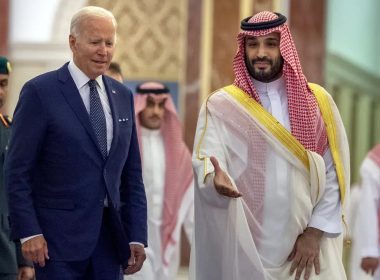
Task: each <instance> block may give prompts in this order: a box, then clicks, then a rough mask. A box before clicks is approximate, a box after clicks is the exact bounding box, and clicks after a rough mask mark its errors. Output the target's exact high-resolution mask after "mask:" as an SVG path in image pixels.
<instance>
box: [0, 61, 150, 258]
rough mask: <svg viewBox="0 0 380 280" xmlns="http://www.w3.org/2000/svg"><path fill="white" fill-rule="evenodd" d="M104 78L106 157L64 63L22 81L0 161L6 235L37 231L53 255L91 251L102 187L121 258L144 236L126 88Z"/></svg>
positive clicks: (98, 223)
mask: <svg viewBox="0 0 380 280" xmlns="http://www.w3.org/2000/svg"><path fill="white" fill-rule="evenodd" d="M103 81H104V84H105V87H106V90H107V94H108V98H109V103H110V107H111V110H112V117H113V129H114V131H113V140H112V145H111V149H110V151H109V156H108V158H107V159H106V160H104V159H103V158H102V155H101V152H100V148H99V146H98V143H97V139H96V136H95V133H94V131H93V128H92V126H91V123H90V119H89V115H88V113H87V111H86V108H85V106H84V103H83V101H82V99H81V97H80V94H79V92H78V90H77V88H76V85H75V83H74V81H73V79H72V77H71V75H70V73H69V71H68V68H67V64H65V65H64V66H63V67H62V68H60V69H58V70H57V71H53V72H49V73H46V74H43V75H41V76H38V77H36V78H34V79H32V80H30V81H29V82H27V83H26V84H25V85H24V87H23V89H22V91H21V94H20V99H19V102H18V104H17V107H16V110H15V114H14V121H13V127H12V134H11V140H10V145H9V152H8V155H7V159H6V166H5V176H6V184H7V190H8V199H9V210H10V221H11V234H12V238H13V239H19V238H23V237H27V236H32V235H35V234H41V233H42V234H43V235H44V237H45V238H46V240H47V243H48V249H49V256H50V258H51V259H54V260H61V261H76V260H83V259H86V258H88V257H89V256H90V254H91V253H92V251H93V249H94V248H95V245H96V243H97V239H98V236H99V230H100V226H101V221H102V214H103V207H104V198H105V197H106V195H107V197H108V201H109V206H110V209H111V211H110V212H111V227H112V228H111V230H112V232H113V234H114V236H113V237H112V238H113V239H115V240H117V241H118V249H119V253H120V258H121V262H125V261H126V259H127V258H128V255H129V245H128V243H129V242H130V241H137V242H141V243H143V244H145V245H146V244H147V213H146V197H145V191H144V185H143V181H142V173H141V160H140V152H139V146H138V141H137V135H136V127H135V114H134V105H133V96H132V93H131V92H130V90H129V89H127V88H126V87H125V86H123V85H122V84H120V83H118V82H116V81H115V80H113V79H111V78H108V77H106V76H103Z"/></svg>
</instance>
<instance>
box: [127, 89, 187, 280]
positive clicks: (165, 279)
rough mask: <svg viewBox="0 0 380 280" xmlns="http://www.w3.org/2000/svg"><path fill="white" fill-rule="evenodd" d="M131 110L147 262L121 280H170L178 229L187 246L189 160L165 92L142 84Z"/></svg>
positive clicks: (174, 272) (174, 267) (174, 269)
mask: <svg viewBox="0 0 380 280" xmlns="http://www.w3.org/2000/svg"><path fill="white" fill-rule="evenodd" d="M136 93H137V94H136V95H135V109H136V122H137V130H138V134H139V143H140V150H141V153H142V166H143V179H144V186H145V192H146V196H147V205H148V248H146V255H147V260H146V261H145V263H144V266H143V268H142V269H141V271H140V272H138V273H136V274H135V275H132V276H128V277H127V279H144V280H175V279H176V276H177V272H178V267H179V261H180V252H179V249H180V245H181V228H182V225H184V228H185V232H186V234H187V237H188V239H189V240H190V237H191V234H192V228H193V219H194V217H193V216H194V213H193V212H194V209H193V201H194V192H193V170H192V166H191V155H190V152H189V150H188V148H187V147H186V145H185V143H184V141H183V140H182V130H181V124H180V121H179V119H178V116H177V113H176V109H175V106H174V103H173V100H172V98H171V96H170V92H169V89H168V88H167V87H166V86H165V85H164V84H162V83H158V82H145V83H143V84H141V85H139V86H138V87H137V89H136Z"/></svg>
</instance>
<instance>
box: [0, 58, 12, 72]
mask: <svg viewBox="0 0 380 280" xmlns="http://www.w3.org/2000/svg"><path fill="white" fill-rule="evenodd" d="M11 71H12V68H11V63H10V62H9V60H8V59H7V58H6V57H4V56H0V74H9V73H10V72H11Z"/></svg>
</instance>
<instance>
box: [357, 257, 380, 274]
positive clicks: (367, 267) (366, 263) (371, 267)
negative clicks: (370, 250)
mask: <svg viewBox="0 0 380 280" xmlns="http://www.w3.org/2000/svg"><path fill="white" fill-rule="evenodd" d="M360 266H361V267H362V269H363V270H364V271H365V272H366V273H368V274H370V275H372V276H373V274H374V273H375V270H376V268H377V267H378V266H379V258H374V257H367V258H362V263H361V265H360Z"/></svg>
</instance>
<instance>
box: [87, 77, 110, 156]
mask: <svg viewBox="0 0 380 280" xmlns="http://www.w3.org/2000/svg"><path fill="white" fill-rule="evenodd" d="M88 85H89V87H90V120H91V124H92V128H93V129H94V131H95V135H96V138H97V139H98V143H99V147H100V150H101V152H102V155H103V158H106V157H107V126H106V117H105V115H104V111H103V106H102V103H101V101H100V97H99V93H98V90H97V89H96V81H95V80H90V81H88Z"/></svg>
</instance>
